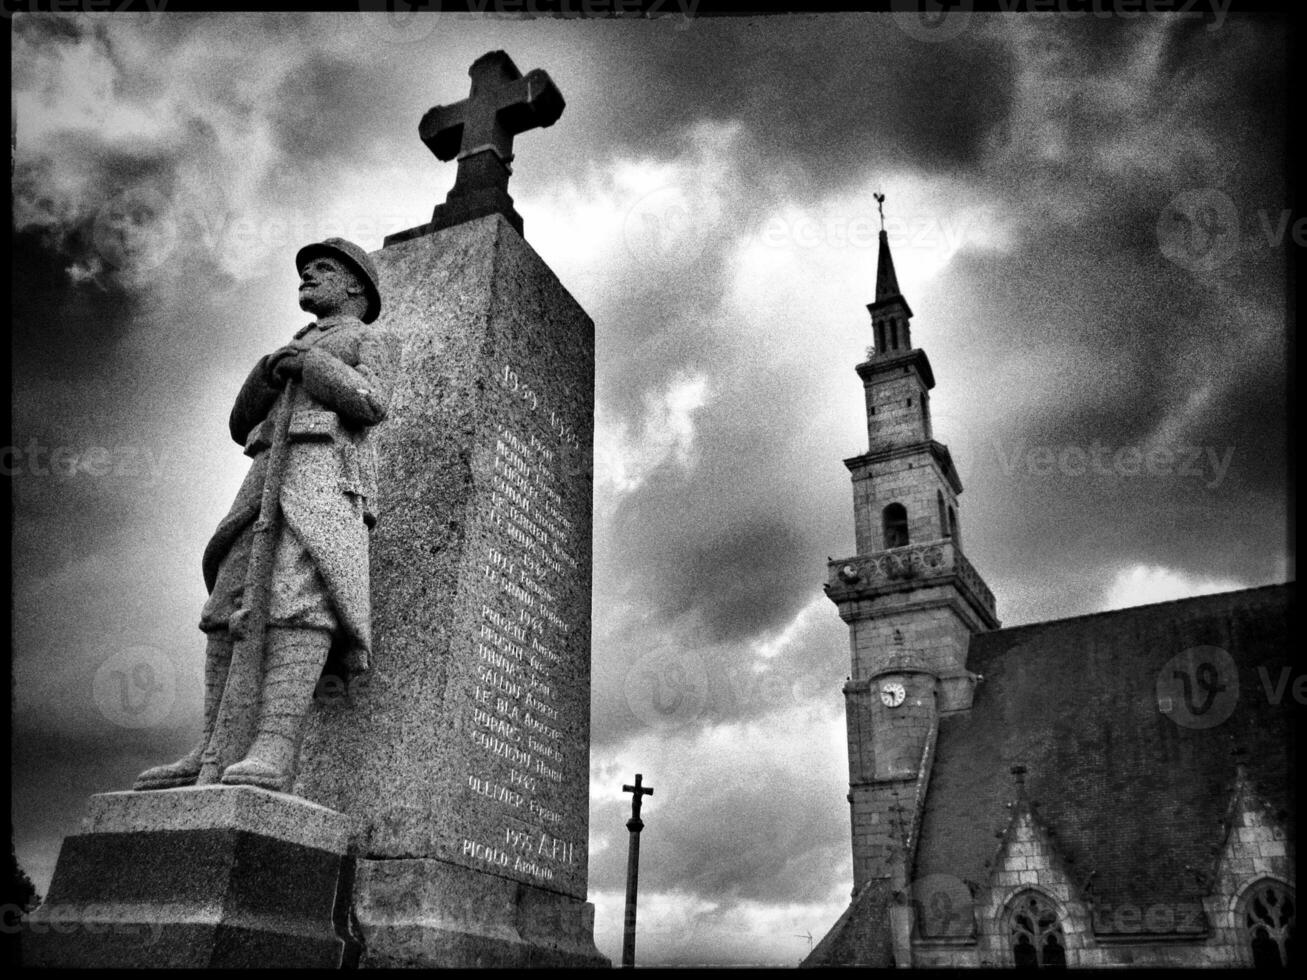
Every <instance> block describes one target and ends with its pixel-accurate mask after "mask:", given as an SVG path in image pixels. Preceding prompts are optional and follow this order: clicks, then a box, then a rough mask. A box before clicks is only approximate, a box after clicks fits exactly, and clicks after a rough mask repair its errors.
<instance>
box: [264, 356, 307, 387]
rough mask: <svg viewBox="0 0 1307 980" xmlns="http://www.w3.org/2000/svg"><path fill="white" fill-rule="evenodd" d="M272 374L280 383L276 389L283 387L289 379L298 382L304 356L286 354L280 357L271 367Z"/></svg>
mask: <svg viewBox="0 0 1307 980" xmlns="http://www.w3.org/2000/svg"><path fill="white" fill-rule="evenodd" d="M272 373H273V375H274V376H275V377H276V378H277V379H278V381H279V382H280V384H279V385H278V387H280V386H281V385H284V384H285V383H286V381H287V380H288V379H291V378H293V379H294V380H296V381H298V380H299V379H300V375H301V374H303V373H304V355H303V354H288V355H286V356H285V357H282V358H281V359H279V360H278V361H277V363H276V364H275V365H274V366H273V368H272Z"/></svg>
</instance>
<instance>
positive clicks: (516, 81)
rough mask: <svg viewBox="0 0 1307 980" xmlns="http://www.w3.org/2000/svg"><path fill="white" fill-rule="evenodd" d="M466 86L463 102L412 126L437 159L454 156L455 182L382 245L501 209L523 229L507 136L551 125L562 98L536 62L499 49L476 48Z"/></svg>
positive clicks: (431, 113)
mask: <svg viewBox="0 0 1307 980" xmlns="http://www.w3.org/2000/svg"><path fill="white" fill-rule="evenodd" d="M468 74H469V75H470V76H471V77H472V92H471V94H470V95H469V96H468V97H467V98H466V99H464V100H463V101H462V102H455V103H454V104H453V105H438V106H434V107H432V108H431V109H429V110H427V114H426V115H425V116H423V117H422V122H421V124H420V125H419V126H418V135H420V136H421V137H422V142H423V143H425V144H426V145H427V147H428V149H430V150H431V152H432V153H434V154H435V155H436V159H438V160H446V161H447V160H454V159H457V160H458V174H457V175H456V176H455V178H454V187H453V189H452V190H451V191H450V192H449V195H448V196H447V197H446V198H445V203H444V204H438V205H436V209H435V211H433V212H432V215H431V223H430V224H429V225H422V226H420V227H418V228H411V229H409V230H408V231H402V232H398V233H396V234H394V235H390V236H388V237H387V238H386V244H387V245H393V244H395V243H397V242H402V241H405V240H407V239H409V238H416V237H418V236H419V235H425V234H429V233H430V232H433V231H439V230H440V229H442V228H450V227H452V226H454V225H458V224H462V223H463V222H465V221H470V220H472V219H473V218H481V217H484V216H485V215H488V214H502V215H503V216H504V217H505V218H507V219H508V223H509V224H510V225H512V226H513V227H514V228H515V229H517V232H518V234H519V235H520V234H522V217H521V215H519V214H518V213H517V211H516V210H515V209H514V208H513V199H512V197H510V196H509V194H508V178H509V176H510V175H511V174H512V172H513V168H512V167H511V166H510V164H511V163H512V161H513V137H514V136H516V135H517V134H518V133H524V132H526V131H527V130H529V129H535V128H536V127H544V126H552V125H553V124H554V123H556V122H557V121H558V118H559V117H560V116H561V115H562V114H563V109H564V107H565V106H566V102H564V101H563V94H562V93H561V92H560V91H558V87H557V86H556V85H555V84H554V83H553V81H552V80H551V79H550V77H549V75H548V74H547V73H546V72H544V71H542V70H541V69H539V68H537V69H536V70H535V71H531V72H527V74H526V75H523V74H522V73H521V72H520V71H518V70H517V66H516V65H515V64H513V59H512V58H510V57H509V56H508V55H506V54H505V53H504V52H502V51H491V52H490V53H488V54H483V55H482V56H481V57H480V58H478V59H477V60H476V61H474V62H473V63H472V67H471V68H470V69H469V70H468Z"/></svg>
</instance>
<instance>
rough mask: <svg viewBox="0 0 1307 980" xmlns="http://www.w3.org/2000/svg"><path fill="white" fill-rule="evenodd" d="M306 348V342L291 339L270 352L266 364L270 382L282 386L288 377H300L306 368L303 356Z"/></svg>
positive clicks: (276, 386) (277, 386)
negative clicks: (283, 345)
mask: <svg viewBox="0 0 1307 980" xmlns="http://www.w3.org/2000/svg"><path fill="white" fill-rule="evenodd" d="M306 350H308V348H307V347H306V346H305V345H304V344H301V343H299V342H297V341H291V342H290V343H289V344H287V345H286V346H285V347H279V348H277V349H276V350H275V351H273V352H272V353H271V354H269V355H268V357H267V362H266V364H265V370H266V372H267V380H268V384H270V385H272V386H273V387H275V388H280V387H282V386H284V385H285V384H286V379H287V378H299V376H300V374H301V372H302V371H303V369H304V362H303V360H302V358H303V356H304V352H305V351H306ZM288 362H289V363H288Z"/></svg>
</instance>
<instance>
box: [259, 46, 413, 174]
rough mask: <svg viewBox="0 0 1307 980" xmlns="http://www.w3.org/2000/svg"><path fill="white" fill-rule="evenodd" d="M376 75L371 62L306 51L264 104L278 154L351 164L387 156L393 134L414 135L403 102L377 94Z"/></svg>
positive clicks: (328, 163) (379, 72)
mask: <svg viewBox="0 0 1307 980" xmlns="http://www.w3.org/2000/svg"><path fill="white" fill-rule="evenodd" d="M382 75H383V72H382V70H381V69H380V68H379V67H378V66H377V65H374V64H360V63H357V62H355V61H354V60H352V59H346V58H342V57H339V56H334V55H326V54H322V53H310V54H309V55H307V56H306V57H305V58H304V60H303V62H302V63H301V64H300V65H298V66H297V67H296V68H295V70H294V71H291V72H288V73H287V74H286V76H285V78H284V79H282V81H281V83H280V84H279V85H278V86H277V88H276V90H275V92H273V93H272V95H271V96H270V97H269V98H268V100H267V102H266V104H265V106H264V111H265V112H266V114H267V119H268V123H269V126H270V129H271V132H272V133H273V136H274V139H275V142H276V145H277V148H278V149H279V150H280V151H281V153H282V154H283V156H284V157H285V158H286V159H287V160H288V161H294V162H296V163H298V164H301V165H304V164H310V163H311V164H316V165H321V166H324V167H326V166H334V165H338V164H340V163H342V162H345V163H348V164H352V165H357V164H361V163H365V162H367V161H369V160H373V159H376V158H378V157H383V156H385V155H387V153H388V152H389V150H388V143H389V142H390V141H391V140H393V139H394V138H395V136H396V135H397V134H400V133H404V134H407V133H409V132H412V133H413V134H414V139H416V132H417V124H416V122H414V120H413V119H411V118H409V117H408V116H407V115H405V114H404V113H403V110H404V109H405V108H406V107H405V106H403V105H402V104H399V105H397V104H396V103H395V102H391V101H387V100H382V99H378V98H377V92H378V89H379V88H380V87H381V86H379V85H378V82H380V81H381V77H382Z"/></svg>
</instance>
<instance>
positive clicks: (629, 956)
mask: <svg viewBox="0 0 1307 980" xmlns="http://www.w3.org/2000/svg"><path fill="white" fill-rule="evenodd" d="M642 779H644V776H642V775H641V774H640V773H638V772H637V773H636V774H635V785H634V786H629V785H627V786H623V787H622V792H623V793H631V794H633V795H632V797H631V819H630V820H628V821H626V829H627V830H629V831H630V832H631V846H630V849H629V850H628V851H627V854H626V928H625V931H624V932H623V934H622V966H623V967H634V966H635V893H636V889H637V887H638V885H639V881H640V831H642V830H643V829H644V821H643V820H641V819H640V803H641V802H642V800H641V798H642V797H645V796H653V787H651V786H643V785H641V780H642Z"/></svg>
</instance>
